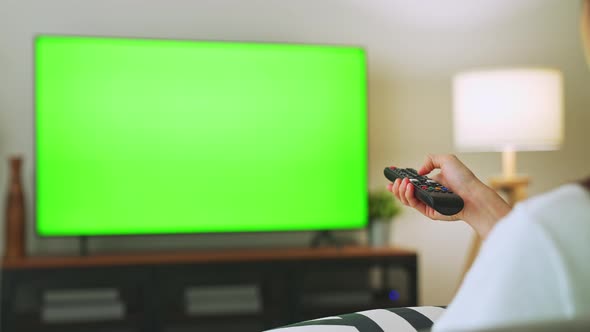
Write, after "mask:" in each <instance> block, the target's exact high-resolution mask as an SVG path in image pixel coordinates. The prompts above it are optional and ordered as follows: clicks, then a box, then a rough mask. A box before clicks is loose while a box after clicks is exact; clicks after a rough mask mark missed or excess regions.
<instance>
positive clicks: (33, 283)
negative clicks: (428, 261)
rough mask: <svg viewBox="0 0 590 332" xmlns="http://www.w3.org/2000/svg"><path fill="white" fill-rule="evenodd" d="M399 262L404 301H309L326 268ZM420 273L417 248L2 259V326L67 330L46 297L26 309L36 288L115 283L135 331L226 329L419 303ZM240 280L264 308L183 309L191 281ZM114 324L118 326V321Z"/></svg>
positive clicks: (193, 283) (199, 284) (380, 267)
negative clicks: (46, 309) (44, 310)
mask: <svg viewBox="0 0 590 332" xmlns="http://www.w3.org/2000/svg"><path fill="white" fill-rule="evenodd" d="M392 267H397V268H401V269H403V270H404V271H405V273H406V278H405V279H406V283H405V286H406V287H405V288H404V290H403V291H400V293H402V294H401V295H402V296H401V297H400V300H397V301H387V299H385V300H384V299H383V298H382V297H374V298H373V297H371V300H370V302H368V303H364V304H359V305H348V306H346V307H345V308H346V310H345V311H342V309H341V308H342V307H341V306H340V307H339V306H334V307H333V308H331V307H330V306H329V305H327V306H326V305H322V306H321V308H314V307H313V306H311V305H309V304H308V301H306V296H307V295H308V294H310V292H311V293H313V294H314V295H317V294H321V292H322V289H317V288H316V289H315V290H314V289H311V290H310V288H309V287H308V284H309V283H310V281H311V279H314V280H315V278H316V276H317V275H318V273H320V274H322V273H323V274H324V275H326V274H328V275H329V274H330V273H332V275H333V276H334V275H335V276H336V278H338V275H340V273H346V272H347V271H352V272H355V271H356V272H358V271H361V272H362V271H364V272H366V273H367V274H368V273H369V272H370V271H371V270H378V271H381V272H383V271H387V270H388V269H389V268H392ZM417 273H418V271H417V256H416V253H415V252H414V251H411V250H406V249H401V248H370V247H361V246H354V247H340V248H332V247H322V248H285V249H276V248H272V249H247V250H216V251H194V252H154V253H146V252H142V253H136V254H100V255H99V254H96V255H90V256H84V257H80V256H70V257H68V256H62V257H55V256H52V257H27V258H23V259H10V260H9V259H5V260H4V261H3V263H2V294H1V299H2V307H1V310H2V312H1V314H2V321H1V324H2V326H1V330H2V331H22V330H23V328H26V327H27V326H30V325H31V322H32V321H34V322H35V324H33V325H35V328H34V330H36V331H44V330H47V331H49V330H55V329H60V328H61V327H63V329H62V330H63V331H67V329H66V328H67V324H63V326H61V325H62V324H58V323H47V322H45V323H44V322H43V320H42V319H41V318H40V317H41V315H40V312H41V308H40V307H41V304H40V303H37V306H36V307H33V308H28V309H26V310H24V309H22V308H19V305H18V303H19V296H20V294H21V293H22V290H23V289H26V291H27V292H28V293H31V292H36V293H37V294H38V295H37V296H36V298H41V297H42V294H43V292H45V291H48V290H63V289H87V288H115V289H117V290H118V291H119V294H120V297H121V301H122V302H123V303H124V305H125V308H126V310H125V317H124V321H122V323H123V324H122V325H123V327H125V328H129V330H131V331H142V332H143V331H146V332H156V331H164V329H165V328H166V329H167V328H168V327H170V326H175V325H179V324H180V325H183V326H204V325H203V324H205V325H206V326H210V328H207V330H208V331H215V330H216V328H217V327H218V326H219V328H218V330H219V331H223V330H224V328H222V325H223V324H224V323H227V322H228V320H231V319H232V316H233V318H234V319H238V318H239V319H240V320H243V321H248V322H251V323H252V324H251V326H252V327H251V329H252V331H256V330H258V331H259V330H261V329H268V328H272V327H276V326H280V325H284V324H289V323H293V322H296V321H300V320H302V319H307V318H313V317H311V316H310V315H312V316H313V314H314V313H319V314H320V315H321V313H324V312H337V311H338V310H341V311H340V312H342V313H345V312H349V311H354V310H364V309H370V308H378V307H395V306H408V305H410V306H412V305H417V298H418V290H417V284H416V283H417V277H418V275H417ZM236 284H248V285H255V286H256V289H257V290H258V291H257V293H258V294H259V295H260V303H261V307H260V308H259V309H260V310H259V312H256V313H251V314H241V313H237V314H233V315H232V314H227V315H226V314H224V315H216V314H213V315H201V316H199V315H196V316H195V315H188V314H185V313H184V312H183V305H184V302H183V301H186V299H185V298H184V297H183V294H184V293H183V290H184V289H186V288H187V287H191V286H193V287H195V286H196V287H206V286H214V287H217V286H223V285H236ZM339 291H340V292H341V293H343V294H346V293H347V292H352V293H354V292H355V291H356V292H358V291H359V290H358V289H355V288H354V286H343V288H341V289H339ZM381 291H382V290H381ZM21 302H22V301H21ZM31 317H33V318H34V319H33V318H31ZM107 323H108V322H107ZM107 323H105V322H103V323H101V324H107ZM112 324H113V326H115V325H116V324H117V321H114V322H112ZM87 325H88V326H92V324H90V323H89V324H87ZM60 326H61V327H60ZM103 326H104V325H103ZM109 326H110V325H109ZM78 327H79V326H78ZM78 330H79V329H78ZM225 330H227V328H225ZM247 330H248V328H245V329H243V330H242V331H247Z"/></svg>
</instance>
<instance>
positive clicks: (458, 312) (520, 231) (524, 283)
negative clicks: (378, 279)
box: [438, 184, 590, 328]
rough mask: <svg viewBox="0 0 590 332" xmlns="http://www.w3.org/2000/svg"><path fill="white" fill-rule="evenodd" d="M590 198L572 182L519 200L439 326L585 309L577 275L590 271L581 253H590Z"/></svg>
mask: <svg viewBox="0 0 590 332" xmlns="http://www.w3.org/2000/svg"><path fill="white" fill-rule="evenodd" d="M589 196H590V195H588V193H587V192H586V191H585V190H584V189H583V188H582V187H580V186H578V185H573V184H572V185H565V186H562V187H559V188H557V189H555V190H553V191H551V192H548V193H546V194H543V195H540V196H536V197H534V198H532V199H529V200H527V201H525V202H523V203H520V204H518V205H517V206H516V207H515V208H514V209H513V210H512V211H511V212H510V213H509V214H508V215H507V216H506V217H505V218H504V219H502V220H501V221H500V222H499V223H498V224H497V225H496V226H495V227H494V229H493V230H492V231H491V232H490V234H489V236H488V238H487V239H486V241H485V242H484V243H483V246H482V248H481V251H480V253H479V255H478V257H477V259H476V261H475V262H474V265H473V266H472V268H471V270H470V271H469V273H468V274H467V275H466V277H465V280H464V282H463V284H462V286H461V288H460V290H459V292H458V294H457V296H456V297H455V299H454V300H453V302H452V303H451V305H450V306H449V309H448V310H447V312H446V313H445V314H444V315H443V317H442V318H441V320H440V321H439V322H438V327H440V328H448V327H485V326H494V325H502V324H507V323H508V324H511V323H523V322H528V321H532V320H536V319H541V318H547V319H550V318H564V317H568V316H571V315H572V314H574V312H575V311H576V308H580V306H579V305H576V303H577V297H579V296H578V295H576V293H577V291H579V290H580V289H579V287H578V285H580V284H581V283H580V280H574V279H572V276H575V278H586V277H588V273H586V272H588V271H590V270H589V269H585V271H582V269H584V266H585V265H586V264H585V262H586V260H587V259H586V258H584V257H582V256H583V253H586V252H588V251H590V244H588V241H587V239H588V238H590V235H589V234H590V220H589V218H590V197H589ZM576 266H578V267H579V268H580V271H575V269H576ZM584 284H585V283H584ZM581 293H585V292H581ZM580 295H581V294H580ZM586 299H587V298H586V295H583V296H582V297H580V299H579V300H580V302H581V301H584V300H586Z"/></svg>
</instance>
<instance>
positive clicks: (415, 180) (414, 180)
mask: <svg viewBox="0 0 590 332" xmlns="http://www.w3.org/2000/svg"><path fill="white" fill-rule="evenodd" d="M410 181H412V182H414V183H416V182H418V180H417V179H410Z"/></svg>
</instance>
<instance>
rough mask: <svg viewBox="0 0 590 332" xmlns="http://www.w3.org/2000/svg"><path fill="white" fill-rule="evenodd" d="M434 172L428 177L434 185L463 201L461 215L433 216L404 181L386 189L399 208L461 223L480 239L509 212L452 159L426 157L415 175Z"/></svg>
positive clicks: (499, 198)
mask: <svg viewBox="0 0 590 332" xmlns="http://www.w3.org/2000/svg"><path fill="white" fill-rule="evenodd" d="M434 169H440V173H438V174H436V175H434V176H430V178H432V179H433V180H434V181H436V182H438V183H440V184H442V185H444V186H445V187H448V188H451V189H452V190H453V191H454V192H455V193H456V194H457V195H459V196H461V198H463V201H464V203H465V206H464V207H463V210H461V212H459V213H457V214H455V215H452V216H445V215H442V214H440V213H438V212H436V211H435V210H434V209H433V208H431V207H430V206H428V205H426V204H424V203H423V202H422V201H420V200H418V199H417V198H416V197H415V196H414V186H413V185H412V184H411V183H410V181H409V180H408V179H403V180H400V179H397V180H395V182H393V183H390V184H389V185H388V186H387V189H388V190H389V191H391V192H392V193H393V194H394V195H395V197H396V198H397V199H399V201H400V202H402V204H404V205H407V206H410V207H413V208H415V209H416V210H418V211H419V212H420V213H422V214H423V215H425V216H427V217H428V218H430V219H433V220H446V221H453V220H464V221H465V222H467V223H468V224H469V225H471V227H473V229H474V230H475V231H476V232H477V233H478V234H479V235H480V236H481V237H483V238H485V237H486V236H487V234H488V232H489V231H490V230H491V229H492V228H493V227H494V225H495V224H496V223H497V222H498V220H500V219H501V218H502V217H504V216H505V215H506V214H508V212H509V211H510V206H509V205H508V204H507V203H506V202H505V201H504V200H503V199H502V198H501V197H500V196H499V195H498V194H497V193H496V192H495V191H493V190H492V189H491V188H489V187H488V186H486V185H485V184H484V183H483V182H481V181H480V180H479V179H478V178H477V177H476V176H475V175H474V174H473V172H471V170H469V168H467V167H466V166H465V165H464V164H463V163H462V162H461V161H460V160H459V159H458V158H457V157H456V156H454V155H429V156H428V157H427V158H426V161H425V162H424V165H423V166H422V167H421V168H420V169H419V170H418V174H420V175H426V174H428V173H430V172H431V171H433V170H434Z"/></svg>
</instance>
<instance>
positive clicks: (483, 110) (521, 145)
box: [453, 68, 563, 178]
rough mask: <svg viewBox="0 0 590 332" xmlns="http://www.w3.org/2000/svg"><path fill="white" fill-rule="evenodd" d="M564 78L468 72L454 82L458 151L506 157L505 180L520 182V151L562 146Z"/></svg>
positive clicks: (534, 72)
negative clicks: (518, 160)
mask: <svg viewBox="0 0 590 332" xmlns="http://www.w3.org/2000/svg"><path fill="white" fill-rule="evenodd" d="M562 95H563V92H562V77H561V73H560V72H559V71H557V70H554V69H542V68H514V69H498V70H482V71H469V72H464V73H460V74H458V75H456V76H455V78H454V80H453V103H454V105H453V120H454V139H455V147H456V148H457V149H458V150H459V151H465V152H468V151H479V152H481V151H500V152H502V176H503V177H505V178H512V177H516V151H524V150H527V151H531V150H533V151H538V150H557V149H559V147H560V146H561V144H562V142H563V97H562Z"/></svg>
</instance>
